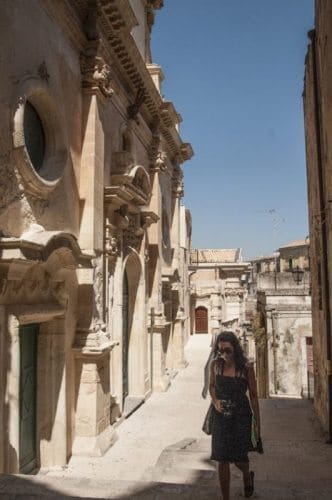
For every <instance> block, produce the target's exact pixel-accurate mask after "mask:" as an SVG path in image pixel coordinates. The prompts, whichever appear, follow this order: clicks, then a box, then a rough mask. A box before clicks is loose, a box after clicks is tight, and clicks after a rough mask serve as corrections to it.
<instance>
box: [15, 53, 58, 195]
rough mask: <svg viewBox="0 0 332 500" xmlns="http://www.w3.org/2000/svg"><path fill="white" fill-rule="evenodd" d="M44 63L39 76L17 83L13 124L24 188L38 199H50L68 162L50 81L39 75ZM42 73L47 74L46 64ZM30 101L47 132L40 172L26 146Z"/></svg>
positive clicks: (25, 78)
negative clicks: (25, 116) (36, 168)
mask: <svg viewBox="0 0 332 500" xmlns="http://www.w3.org/2000/svg"><path fill="white" fill-rule="evenodd" d="M43 63H44V64H45V62H44V61H43V62H42V63H41V65H40V66H39V67H38V68H37V71H36V75H34V76H30V75H29V76H25V77H23V78H22V79H21V80H20V81H18V82H17V85H18V86H17V89H16V94H15V97H14V101H13V104H12V107H13V109H14V110H15V112H14V118H13V124H12V129H13V135H12V139H13V155H14V159H15V163H16V165H17V168H18V172H19V174H20V175H21V177H22V180H23V185H24V189H25V190H26V191H27V192H28V193H30V194H32V195H34V196H36V197H38V198H48V196H49V195H50V193H51V192H52V191H53V190H54V189H55V188H56V186H57V185H58V184H59V182H60V180H61V178H62V175H63V171H64V169H65V168H66V164H67V159H68V151H67V147H66V143H65V137H64V134H63V127H62V125H61V119H60V117H59V114H58V109H57V106H56V104H55V102H54V101H53V96H52V94H51V92H50V89H49V86H48V83H47V81H48V79H45V77H44V78H43V79H42V78H41V77H40V76H39V75H38V72H39V73H40V70H41V66H42V65H43ZM43 72H44V73H45V72H46V73H47V67H46V64H45V67H44V70H43ZM46 73H45V74H46ZM47 74H48V73H47ZM48 77H49V75H48ZM27 101H29V102H31V104H32V105H33V106H34V108H35V109H36V111H37V112H38V114H39V116H40V119H41V122H42V125H43V128H44V133H45V142H46V144H45V158H44V161H43V165H42V167H41V169H40V170H39V172H37V171H36V170H35V168H34V166H33V165H32V163H31V160H30V157H29V153H28V151H27V148H26V144H25V136H24V112H25V104H26V102H27Z"/></svg>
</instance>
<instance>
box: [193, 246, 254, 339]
mask: <svg viewBox="0 0 332 500" xmlns="http://www.w3.org/2000/svg"><path fill="white" fill-rule="evenodd" d="M248 266H249V264H248V263H247V262H243V261H242V255H241V249H239V248H236V249H194V250H192V251H191V266H190V271H191V272H190V276H191V278H190V282H191V332H192V333H211V334H212V335H215V334H218V333H219V332H221V331H222V330H226V329H229V330H233V331H235V332H236V333H237V335H239V336H240V337H241V336H242V335H243V322H244V320H245V298H246V288H245V287H244V286H243V284H244V275H245V273H246V271H247V269H248Z"/></svg>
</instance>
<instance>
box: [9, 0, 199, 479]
mask: <svg viewBox="0 0 332 500" xmlns="http://www.w3.org/2000/svg"><path fill="white" fill-rule="evenodd" d="M162 4H163V2H162V0H121V1H120V0H71V1H68V0H56V1H55V0H46V1H41V0H32V1H31V2H26V1H19V0H14V1H9V0H4V1H2V2H1V6H0V10H1V19H2V20H3V23H2V26H5V28H3V29H2V31H1V44H2V53H3V54H6V57H5V58H2V59H1V62H0V64H1V70H2V74H3V75H6V77H5V78H2V79H1V82H0V86H1V101H0V108H1V120H0V127H1V133H0V141H1V142H0V171H1V180H0V231H1V233H0V236H1V237H0V342H1V361H0V366H1V377H0V384H1V391H0V398H1V399H0V425H1V426H2V428H1V433H0V435H1V441H0V471H1V472H6V473H15V472H22V473H24V472H29V471H31V470H34V469H36V468H43V467H46V468H47V467H52V466H61V465H65V464H66V463H67V462H68V460H69V458H70V456H71V455H72V454H89V455H91V454H92V455H93V454H95V455H101V454H103V453H104V452H105V451H106V449H107V448H108V447H109V446H110V445H111V444H112V442H113V441H114V440H115V438H116V432H115V430H114V423H115V422H117V421H119V419H121V418H123V417H124V416H127V415H129V414H130V413H131V412H132V411H133V410H134V409H135V408H136V407H137V406H138V405H140V404H141V403H142V402H144V400H145V399H146V398H147V397H148V396H149V395H150V394H151V392H153V391H163V390H166V389H167V388H168V386H169V384H170V379H171V375H172V371H174V370H176V369H178V368H180V367H183V366H185V363H186V362H185V359H184V345H185V342H186V340H187V338H188V335H189V328H190V326H189V323H190V321H189V309H190V307H189V302H188V303H187V298H186V297H187V296H188V294H187V293H186V291H187V290H188V287H189V283H188V278H187V276H188V272H187V267H188V264H189V262H188V260H189V258H188V255H189V246H190V234H191V219H190V213H189V212H188V211H187V210H186V209H185V208H184V207H183V206H181V197H182V194H183V173H182V168H181V165H182V164H183V163H184V162H185V161H187V160H189V159H190V158H191V156H192V149H191V146H190V144H188V143H184V142H183V141H182V139H181V137H180V134H179V123H180V122H181V117H180V115H179V114H178V112H177V111H176V109H175V107H174V105H173V104H172V102H169V101H167V100H165V99H164V98H163V97H162V95H161V82H162V79H163V73H162V69H161V68H160V66H158V65H157V64H154V63H153V62H152V59H151V52H150V36H151V29H152V25H153V22H154V17H155V15H156V12H157V11H158V10H159V9H160V8H161V7H162ZM32 33H33V36H32ZM12 40H15V44H14V45H13V44H12Z"/></svg>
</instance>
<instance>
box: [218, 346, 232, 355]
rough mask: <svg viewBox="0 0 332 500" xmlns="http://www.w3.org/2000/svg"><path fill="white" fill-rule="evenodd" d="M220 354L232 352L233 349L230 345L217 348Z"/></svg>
mask: <svg viewBox="0 0 332 500" xmlns="http://www.w3.org/2000/svg"><path fill="white" fill-rule="evenodd" d="M219 352H220V354H233V349H231V348H230V347H225V349H220V350H219Z"/></svg>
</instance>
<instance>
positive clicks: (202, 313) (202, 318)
mask: <svg viewBox="0 0 332 500" xmlns="http://www.w3.org/2000/svg"><path fill="white" fill-rule="evenodd" d="M208 327H209V325H208V310H207V309H206V307H203V306H200V307H197V308H196V310H195V331H196V333H208Z"/></svg>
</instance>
